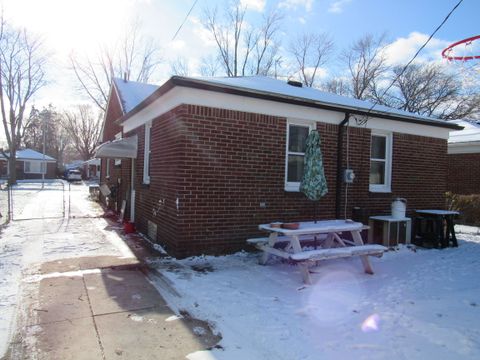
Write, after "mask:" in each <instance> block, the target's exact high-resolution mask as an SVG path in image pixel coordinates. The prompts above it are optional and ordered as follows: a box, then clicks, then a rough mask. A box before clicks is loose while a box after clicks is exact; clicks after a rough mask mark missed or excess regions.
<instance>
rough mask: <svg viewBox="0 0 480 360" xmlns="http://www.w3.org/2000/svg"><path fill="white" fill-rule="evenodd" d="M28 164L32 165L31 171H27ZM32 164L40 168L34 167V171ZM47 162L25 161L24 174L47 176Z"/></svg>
mask: <svg viewBox="0 0 480 360" xmlns="http://www.w3.org/2000/svg"><path fill="white" fill-rule="evenodd" d="M27 163H29V164H30V166H29V167H30V169H29V170H28V171H27ZM32 164H39V166H33V168H34V169H33V170H32ZM46 165H47V162H46V161H41V160H25V161H24V162H23V172H24V174H46V173H47V171H46V170H47V166H46Z"/></svg>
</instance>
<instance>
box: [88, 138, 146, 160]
mask: <svg viewBox="0 0 480 360" xmlns="http://www.w3.org/2000/svg"><path fill="white" fill-rule="evenodd" d="M137 147H138V138H137V135H134V136H131V137H128V138H123V139H118V140H113V141H109V142H106V143H103V144H102V145H100V146H99V147H98V148H97V151H96V153H95V157H96V158H112V159H121V158H133V159H136V158H137Z"/></svg>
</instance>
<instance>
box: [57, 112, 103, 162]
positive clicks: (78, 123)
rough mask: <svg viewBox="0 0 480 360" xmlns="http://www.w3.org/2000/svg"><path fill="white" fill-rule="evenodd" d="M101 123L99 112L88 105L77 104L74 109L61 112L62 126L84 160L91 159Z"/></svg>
mask: <svg viewBox="0 0 480 360" xmlns="http://www.w3.org/2000/svg"><path fill="white" fill-rule="evenodd" d="M101 124H102V116H101V114H95V113H94V111H93V109H92V108H91V106H89V105H78V106H77V107H76V108H75V109H74V110H72V111H66V112H65V113H64V114H63V127H64V129H65V131H66V132H67V133H68V135H69V137H70V139H71V142H72V145H73V146H74V147H75V149H76V150H77V151H78V152H79V154H80V155H81V157H82V159H83V160H85V161H86V160H89V159H91V158H92V157H93V155H94V153H95V148H96V146H97V143H98V139H99V137H100V131H101Z"/></svg>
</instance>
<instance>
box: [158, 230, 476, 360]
mask: <svg viewBox="0 0 480 360" xmlns="http://www.w3.org/2000/svg"><path fill="white" fill-rule="evenodd" d="M457 231H458V232H459V234H458V238H459V239H460V241H459V247H458V248H448V249H444V250H435V249H432V250H420V249H417V250H416V251H415V250H412V249H408V248H407V247H404V246H402V247H400V248H399V249H398V250H392V251H389V252H387V253H386V254H385V255H384V256H383V258H381V259H377V258H372V260H371V261H372V266H373V268H374V271H375V274H374V275H373V276H370V275H366V274H364V273H363V268H362V266H361V264H360V260H359V259H339V260H333V261H325V262H323V263H322V264H321V266H319V267H317V268H313V269H312V271H314V272H315V274H313V275H312V279H313V282H314V285H312V286H303V285H302V282H301V275H300V273H299V270H298V269H297V268H296V267H295V266H293V265H289V264H286V263H282V262H280V261H276V262H275V261H274V262H273V263H272V264H269V265H267V266H261V265H258V263H257V261H258V257H259V255H258V254H250V253H237V254H234V255H230V256H222V257H211V256H208V257H196V258H189V259H185V260H181V261H176V260H170V261H168V262H166V261H165V260H157V261H152V263H153V265H154V266H156V267H158V269H159V270H161V271H162V273H163V275H164V277H166V279H161V281H158V284H157V285H158V287H159V288H161V289H164V291H163V292H164V295H165V296H166V297H167V299H168V301H169V303H170V304H171V305H172V306H174V307H176V308H177V309H183V310H186V311H188V312H189V313H190V314H191V315H193V316H195V317H197V318H201V319H206V320H208V321H209V322H211V324H212V325H213V326H214V328H215V330H216V331H217V332H220V333H221V334H222V336H223V340H222V341H221V343H220V345H221V346H222V347H223V349H214V350H212V351H203V352H197V353H195V354H191V355H190V356H189V358H190V359H229V360H232V359H312V360H313V359H387V358H388V359H409V360H411V359H422V360H424V359H435V360H438V359H479V358H480V280H479V279H480V231H479V229H478V228H472V227H466V226H458V227H457ZM166 283H168V284H170V285H173V286H174V288H175V289H176V291H177V292H178V294H175V292H172V291H168V286H165V284H166Z"/></svg>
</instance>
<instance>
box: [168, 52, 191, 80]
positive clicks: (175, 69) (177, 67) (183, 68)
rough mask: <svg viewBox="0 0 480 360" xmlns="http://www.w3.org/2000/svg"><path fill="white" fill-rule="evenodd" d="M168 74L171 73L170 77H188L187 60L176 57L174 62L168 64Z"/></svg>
mask: <svg viewBox="0 0 480 360" xmlns="http://www.w3.org/2000/svg"><path fill="white" fill-rule="evenodd" d="M170 72H171V73H172V75H179V76H188V75H189V73H190V69H189V66H188V62H187V59H185V58H183V57H177V58H176V59H175V60H174V61H172V62H171V63H170Z"/></svg>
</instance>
